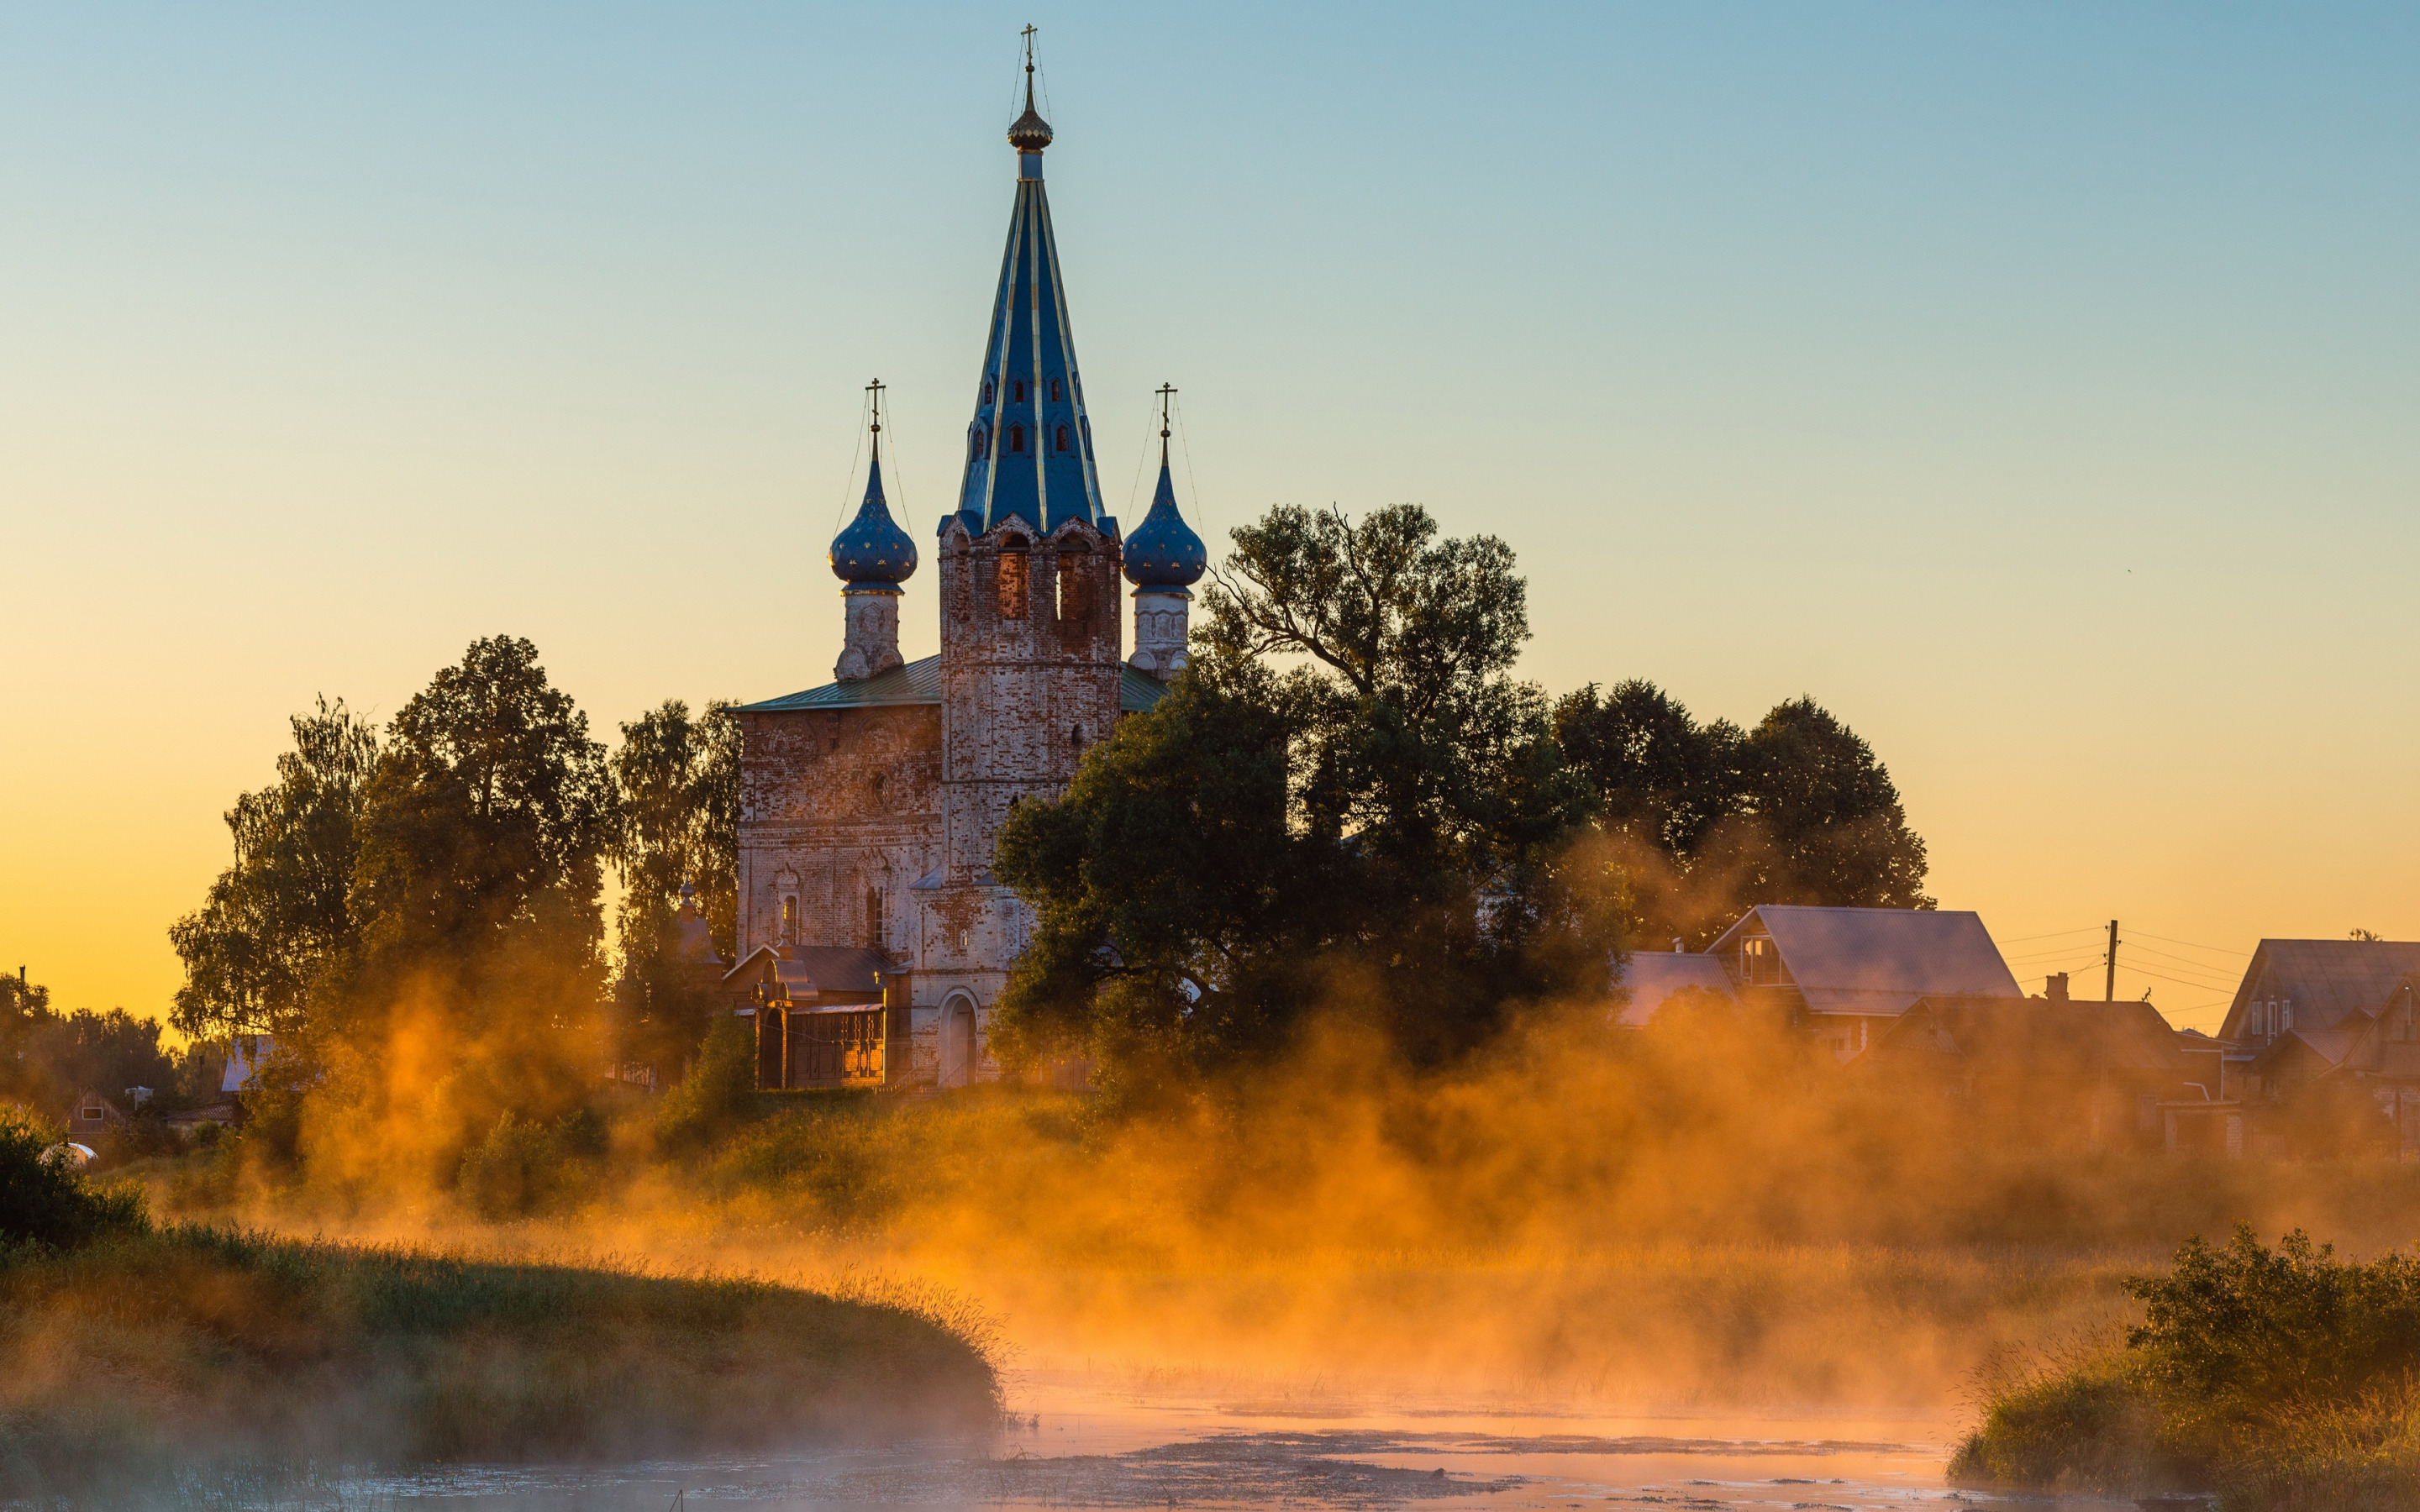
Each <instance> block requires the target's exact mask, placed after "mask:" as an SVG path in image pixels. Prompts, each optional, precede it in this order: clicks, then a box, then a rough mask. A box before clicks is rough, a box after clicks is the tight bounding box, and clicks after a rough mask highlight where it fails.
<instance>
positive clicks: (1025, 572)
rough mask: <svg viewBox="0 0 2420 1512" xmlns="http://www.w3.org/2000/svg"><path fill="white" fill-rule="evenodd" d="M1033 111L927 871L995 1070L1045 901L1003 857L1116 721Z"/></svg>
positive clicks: (976, 476)
mask: <svg viewBox="0 0 2420 1512" xmlns="http://www.w3.org/2000/svg"><path fill="white" fill-rule="evenodd" d="M1025 68H1026V85H1025V114H1024V115H1022V116H1019V117H1018V118H1017V120H1016V124H1015V125H1013V126H1011V127H1010V128H1009V131H1008V140H1009V144H1010V146H1011V147H1015V148H1016V163H1017V177H1016V200H1015V204H1014V206H1013V208H1012V209H1011V211H1010V215H1009V230H1008V248H1007V252H1006V255H1005V256H1004V258H1003V260H1002V263H1001V274H1000V288H999V293H998V296H997V297H996V299H995V300H994V302H993V307H992V320H991V327H990V332H989V334H988V337H987V339H986V344H985V353H984V365H983V371H982V373H981V375H980V376H979V378H978V379H977V386H976V393H975V404H974V418H973V420H972V422H971V423H970V424H969V425H968V427H967V463H966V474H965V479H964V482H963V484H962V486H961V487H960V490H959V497H958V507H957V508H956V509H955V510H954V511H952V512H951V513H950V514H948V515H945V516H943V517H942V518H941V522H940V528H939V570H940V577H941V588H940V598H941V604H940V609H941V656H940V694H941V821H942V837H941V853H942V854H941V864H940V865H939V867H938V868H936V869H935V871H934V872H933V873H932V874H931V875H929V876H928V877H926V878H925V879H924V880H923V881H922V882H920V883H918V885H917V891H918V892H919V894H920V895H921V897H920V900H919V902H920V904H921V914H922V918H923V950H922V952H921V959H920V964H919V966H918V969H917V972H916V982H915V997H916V1004H917V1007H918V1008H919V1009H920V1010H930V1011H939V1021H938V1024H937V1027H938V1028H939V1042H938V1072H939V1079H940V1080H941V1081H942V1082H943V1083H944V1084H945V1085H947V1084H949V1083H951V1082H952V1081H953V1080H954V1065H953V1063H954V1059H956V1058H959V1057H963V1058H964V1059H965V1061H966V1065H965V1068H964V1072H963V1077H964V1079H968V1080H973V1079H980V1078H982V1077H983V1076H985V1075H987V1074H990V1073H991V1067H990V1065H989V1061H988V1057H987V1056H986V1055H985V1053H984V1051H983V1045H984V1044H985V1041H987V1040H988V1038H989V1036H988V1033H987V1030H988V1025H989V1020H990V1015H991V1011H992V1008H993V1006H994V1005H995V1004H996V1003H997V1002H998V1000H999V995H1000V990H1001V986H1002V984H1004V983H1005V981H1006V980H1007V977H1008V967H1009V964H1011V963H1012V962H1013V961H1014V960H1015V959H1016V954H1017V952H1018V951H1019V950H1021V949H1023V948H1024V946H1025V943H1026V940H1027V939H1028V937H1029V936H1030V934H1031V933H1032V917H1031V910H1030V909H1029V908H1028V906H1027V904H1026V903H1024V902H1023V901H1022V900H1020V899H1018V898H1017V897H1016V894H1015V893H1013V892H1011V891H1010V890H1009V889H1008V888H1007V887H1002V886H1001V885H1000V883H999V881H998V879H997V878H996V877H995V876H994V874H993V871H992V859H993V855H994V852H995V850H996V848H997V846H998V843H999V840H1000V832H1001V827H1002V826H1003V825H1006V823H1007V822H1008V816H1009V814H1010V812H1011V811H1012V810H1015V809H1016V806H1017V805H1018V804H1020V803H1022V802H1024V801H1026V800H1028V799H1042V800H1046V801H1047V800H1050V799H1055V798H1057V797H1058V796H1059V795H1060V794H1062V793H1063V792H1064V791H1065V790H1066V787H1067V784H1068V783H1069V782H1070V781H1071V780H1073V779H1074V778H1075V775H1076V770H1077V767H1078V764H1080V763H1081V762H1082V760H1083V758H1084V753H1085V752H1086V751H1087V750H1088V749H1090V748H1092V747H1093V746H1094V745H1095V744H1097V743H1098V742H1100V741H1103V740H1106V739H1108V738H1109V731H1110V727H1111V726H1112V725H1113V724H1115V722H1116V720H1117V717H1118V708H1119V693H1120V686H1121V678H1122V676H1123V672H1122V668H1121V660H1120V644H1119V642H1120V627H1119V613H1118V578H1119V572H1120V568H1121V566H1122V564H1123V561H1124V559H1123V555H1122V552H1121V550H1120V542H1119V538H1118V526H1117V521H1116V520H1114V519H1112V518H1110V517H1109V516H1108V515H1107V514H1106V513H1105V512H1104V511H1103V509H1102V507H1101V498H1100V482H1099V477H1098V474H1097V472H1096V470H1095V468H1094V457H1093V434H1092V422H1091V418H1090V416H1089V415H1088V414H1087V412H1086V409H1085V403H1084V385H1083V378H1082V377H1081V375H1080V374H1079V373H1078V370H1077V365H1076V346H1075V339H1074V336H1073V335H1072V333H1071V332H1070V328H1069V325H1068V317H1067V303H1066V300H1065V297H1064V289H1063V285H1062V283H1061V280H1060V274H1059V255H1058V248H1057V246H1056V244H1055V241H1054V239H1053V237H1052V233H1051V225H1050V205H1049V201H1048V199H1047V196H1046V195H1045V193H1044V192H1043V185H1042V154H1043V150H1044V149H1045V148H1047V147H1048V146H1049V145H1050V141H1051V131H1050V126H1049V123H1048V122H1047V121H1045V120H1044V119H1043V118H1042V116H1041V114H1040V112H1038V111H1037V110H1035V109H1034V104H1033V61H1032V37H1031V33H1030V29H1029V35H1028V39H1027V54H1026V65H1025Z"/></svg>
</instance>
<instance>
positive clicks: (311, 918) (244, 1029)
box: [168, 698, 379, 1039]
mask: <svg viewBox="0 0 2420 1512" xmlns="http://www.w3.org/2000/svg"><path fill="white" fill-rule="evenodd" d="M292 727H293V733H294V746H293V748H292V749H290V750H287V751H286V752H284V753H283V754H281V755H280V756H279V757H278V758H277V780H276V781H275V782H272V783H271V784H270V785H269V786H268V787H265V788H263V789H261V790H260V791H259V792H257V793H247V794H244V795H242V796H240V797H239V798H237V799H236V801H235V807H234V808H232V809H230V810H227V813H226V825H227V829H228V830H229V831H230V832H231V834H232V835H233V837H234V840H235V860H234V863H233V864H232V865H230V866H229V867H228V868H227V869H226V870H225V871H224V872H220V873H219V876H218V879H217V880H216V881H214V882H212V883H211V884H210V890H209V895H208V896H207V897H206V898H205V899H204V900H203V903H202V906H201V907H200V908H199V909H197V910H196V911H194V913H191V914H188V915H186V916H185V917H184V918H181V919H178V921H177V923H176V924H175V925H174V926H173V927H171V928H170V930H169V931H168V937H169V940H170V941H171V943H173V944H174V945H175V946H176V949H177V954H178V956H179V957H180V958H181V959H182V960H183V962H184V964H185V984H184V986H183V987H181V988H179V989H178V993H177V997H176V1004H175V1008H174V1010H173V1011H172V1015H171V1021H172V1022H173V1023H174V1024H175V1026H177V1028H178V1030H180V1031H181V1032H183V1033H185V1034H187V1035H191V1036H193V1037H194V1038H195V1039H224V1038H225V1037H226V1036H228V1035H231V1034H241V1033H259V1032H264V1031H266V1032H271V1033H285V1032H288V1031H290V1030H292V1029H293V1028H294V1027H296V1026H298V1024H299V1023H300V1022H301V1019H302V1014H303V1012H304V1011H305V1009H306V1007H307V1005H308V1003H309V998H310V994H311V991H312V989H313V987H314V984H315V983H317V982H318V981H319V980H321V979H322V977H323V976H324V975H325V974H326V973H327V972H328V971H329V970H330V969H331V968H332V967H333V966H334V965H335V964H337V963H338V962H340V961H341V960H342V959H343V958H344V956H345V954H346V953H347V952H348V951H349V949H351V947H352V945H353V943H354V938H355V934H356V918H355V916H354V913H353V908H352V903H351V898H350V894H351V890H352V885H353V863H354V860H355V858H356V856H358V854H359V852H360V832H359V831H360V825H361V818H362V808H363V804H364V802H365V797H366V795H367V791H368V787H369V779H370V774H371V772H372V770H373V769H374V768H375V767H376V765H377V763H378V755H379V739H378V732H377V730H376V729H375V728H374V727H372V726H371V725H369V724H367V723H365V722H364V721H363V720H362V719H361V718H359V717H357V716H355V715H354V714H353V713H352V712H351V711H350V710H349V709H347V708H346V707H345V704H344V701H343V700H341V699H340V700H338V701H336V702H334V703H333V704H332V703H330V702H328V701H327V700H326V699H325V698H322V699H320V700H319V702H318V709H317V710H316V711H315V712H313V713H310V714H298V715H296V716H295V717H293V720H292Z"/></svg>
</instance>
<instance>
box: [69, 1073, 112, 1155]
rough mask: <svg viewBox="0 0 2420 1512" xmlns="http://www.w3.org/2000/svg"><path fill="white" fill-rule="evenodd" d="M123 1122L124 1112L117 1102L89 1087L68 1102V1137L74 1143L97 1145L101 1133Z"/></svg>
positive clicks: (105, 1132) (89, 1145)
mask: <svg viewBox="0 0 2420 1512" xmlns="http://www.w3.org/2000/svg"><path fill="white" fill-rule="evenodd" d="M125 1123H126V1114H125V1113H124V1111H123V1110H121V1109H120V1108H119V1107H118V1105H117V1103H116V1102H114V1101H112V1100H111V1099H109V1098H106V1097H103V1096H101V1093H99V1092H97V1091H95V1090H93V1089H92V1088H89V1087H87V1088H85V1089H84V1090H83V1091H81V1092H78V1093H77V1094H76V1095H75V1099H74V1101H73V1102H70V1103H69V1104H68V1138H69V1140H70V1142H72V1143H74V1144H79V1145H85V1146H88V1147H97V1146H98V1144H99V1143H100V1140H101V1135H102V1134H107V1133H108V1132H109V1131H110V1130H112V1129H117V1128H122V1127H124V1126H125Z"/></svg>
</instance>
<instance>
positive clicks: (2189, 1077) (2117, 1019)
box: [1853, 996, 2244, 1156]
mask: <svg viewBox="0 0 2420 1512" xmlns="http://www.w3.org/2000/svg"><path fill="white" fill-rule="evenodd" d="M1853 1065H1854V1071H1855V1073H1856V1074H1857V1075H1860V1076H1865V1077H1870V1078H1872V1079H1874V1080H1875V1081H1877V1082H1879V1083H1883V1084H1885V1085H1893V1086H1897V1087H1900V1088H1907V1089H1910V1090H1916V1089H1921V1090H1923V1091H1926V1092H1929V1093H1931V1094H1933V1095H1937V1096H1940V1097H1945V1098H1948V1099H1951V1100H1953V1101H1955V1102H1956V1103H1958V1104H1959V1105H1960V1106H1961V1108H1962V1110H1964V1111H1965V1112H1966V1114H1967V1115H1968V1116H1969V1117H1971V1118H1972V1119H1975V1120H1976V1121H1977V1122H1978V1123H1979V1124H1981V1125H1983V1126H1985V1127H1988V1128H1991V1129H1993V1130H1995V1131H1999V1132H2003V1133H2005V1134H2008V1135H2009V1137H2012V1138H2019V1139H2024V1140H2025V1141H2027V1142H2029V1143H2033V1144H2051V1145H2075V1146H2108V1145H2128V1144H2132V1145H2136V1146H2141V1147H2146V1148H2158V1149H2166V1150H2169V1151H2171V1152H2179V1151H2188V1150H2190V1151H2198V1152H2204V1153H2210V1154H2221V1155H2229V1156H2233V1155H2241V1154H2242V1153H2243V1150H2244V1109H2243V1105H2242V1103H2239V1102H2236V1101H2234V1100H2233V1099H2231V1098H2229V1097H2228V1096H2227V1092H2228V1088H2227V1087H2226V1082H2225V1074H2226V1071H2225V1060H2224V1057H2222V1055H2221V1054H2220V1045H2219V1042H2218V1041H2214V1040H2211V1039H2209V1038H2208V1037H2207V1036H2204V1035H2198V1034H2194V1033H2192V1032H2190V1031H2180V1030H2178V1029H2174V1028H2171V1027H2169V1026H2168V1022H2167V1020H2165V1019H2164V1018H2162V1017H2161V1016H2160V1013H2159V1011H2158V1010H2156V1009H2154V1008H2153V1007H2151V1005H2150V1004H2149V1003H2146V1002H2114V1003H2112V1002H2075V1001H2071V1000H2067V999H2057V998H2046V997H1969V996H1955V997H1926V998H1921V999H1919V1000H1918V1001H1916V1003H1914V1004H1913V1005H1911V1006H1910V1007H1909V1008H1908V1009H1907V1011H1905V1012H1903V1013H1901V1014H1900V1015H1899V1016H1898V1017H1897V1018H1896V1019H1894V1020H1891V1021H1890V1022H1889V1023H1888V1024H1886V1025H1885V1026H1883V1027H1881V1028H1880V1029H1879V1030H1878V1031H1876V1032H1875V1033H1874V1035H1873V1042H1872V1044H1871V1046H1870V1047H1869V1049H1868V1050H1867V1051H1866V1053H1865V1054H1864V1055H1862V1056H1859V1057H1856V1059H1855V1061H1854V1063H1853Z"/></svg>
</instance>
